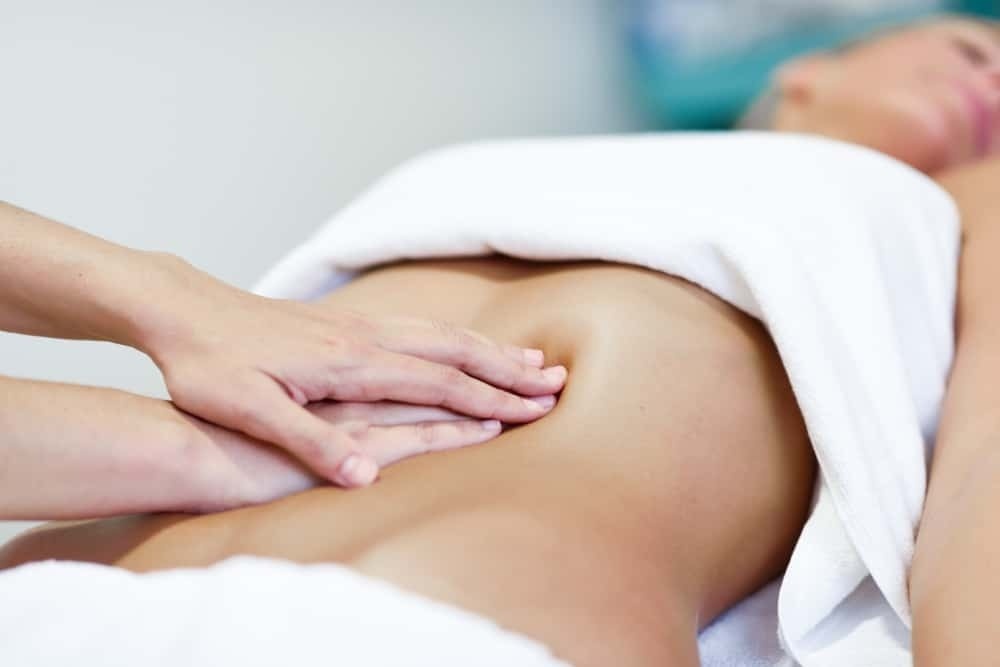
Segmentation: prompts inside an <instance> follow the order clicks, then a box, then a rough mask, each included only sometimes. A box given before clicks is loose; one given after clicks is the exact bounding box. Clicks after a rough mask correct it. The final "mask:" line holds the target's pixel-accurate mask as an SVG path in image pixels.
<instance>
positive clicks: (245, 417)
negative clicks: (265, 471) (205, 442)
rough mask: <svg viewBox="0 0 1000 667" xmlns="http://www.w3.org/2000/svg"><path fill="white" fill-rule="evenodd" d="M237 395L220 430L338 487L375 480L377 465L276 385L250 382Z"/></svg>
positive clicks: (263, 379)
mask: <svg viewBox="0 0 1000 667" xmlns="http://www.w3.org/2000/svg"><path fill="white" fill-rule="evenodd" d="M243 389H244V391H242V392H239V393H238V394H237V395H238V396H239V397H240V398H239V400H238V401H237V402H234V403H233V404H232V407H231V410H230V411H231V413H232V415H231V419H230V420H229V423H224V422H221V421H220V422H219V423H220V424H221V425H222V426H228V427H229V428H232V429H235V430H239V431H242V432H243V433H246V434H247V435H250V436H253V437H255V438H257V439H258V440H263V441H265V442H269V443H272V444H274V445H277V446H279V447H281V448H283V449H285V450H287V451H288V452H290V453H291V454H292V455H294V456H296V457H297V458H298V459H299V460H301V461H302V462H303V463H305V464H306V465H307V466H308V467H309V468H310V469H312V470H313V471H314V472H315V473H316V474H318V475H320V476H321V477H323V478H324V479H328V480H330V481H331V482H333V483H334V484H338V485H340V486H348V487H354V486H367V485H368V484H371V483H372V482H373V481H375V478H376V477H378V466H377V464H376V463H375V462H374V461H373V460H372V459H371V458H369V457H367V456H364V455H362V454H361V453H360V452H359V451H358V449H357V446H356V443H355V442H354V441H353V440H352V439H351V438H350V437H349V436H347V435H346V434H345V433H343V432H342V431H339V430H337V429H336V428H334V427H333V426H332V425H331V424H328V423H327V422H325V421H323V420H322V419H320V418H319V417H317V416H315V415H313V414H311V413H310V412H309V411H308V410H306V409H305V408H303V407H302V406H301V405H299V404H298V403H296V402H295V401H293V400H292V399H290V398H289V397H288V394H287V392H286V391H285V390H284V389H283V388H282V387H281V386H280V385H279V384H278V383H277V382H275V381H273V380H271V379H270V378H267V377H256V376H255V377H254V378H253V379H252V380H250V381H249V382H248V386H245V387H243Z"/></svg>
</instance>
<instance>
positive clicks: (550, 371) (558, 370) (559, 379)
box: [542, 366, 567, 384]
mask: <svg viewBox="0 0 1000 667" xmlns="http://www.w3.org/2000/svg"><path fill="white" fill-rule="evenodd" d="M566 375H567V372H566V367H565V366H553V367H551V368H546V369H545V370H544V371H542V377H544V378H545V380H546V381H548V382H551V383H552V384H562V383H563V382H565V381H566Z"/></svg>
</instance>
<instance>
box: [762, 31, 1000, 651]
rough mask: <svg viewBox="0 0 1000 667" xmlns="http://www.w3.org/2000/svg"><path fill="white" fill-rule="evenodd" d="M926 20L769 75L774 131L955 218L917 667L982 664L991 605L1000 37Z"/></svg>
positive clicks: (996, 508) (990, 643)
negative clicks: (910, 177)
mask: <svg viewBox="0 0 1000 667" xmlns="http://www.w3.org/2000/svg"><path fill="white" fill-rule="evenodd" d="M998 35H1000V33H998V29H997V27H996V26H992V27H991V26H987V25H984V24H980V23H973V22H969V21H965V20H947V21H936V22H933V23H929V24H926V25H921V26H917V27H914V28H910V29H906V30H901V31H898V32H895V33H893V34H890V35H887V36H885V37H883V38H881V39H877V40H873V41H869V42H866V43H862V44H860V45H858V46H855V47H853V48H850V49H847V50H846V51H843V52H841V53H833V54H817V55H813V56H810V57H807V58H803V59H800V60H798V61H795V62H793V63H790V64H789V65H788V66H787V67H785V68H783V69H782V71H781V72H780V73H779V75H778V84H779V91H780V95H781V99H780V102H779V105H778V113H777V117H776V129H778V130H791V131H800V132H815V133H819V134H825V135H829V136H832V137H834V138H838V139H842V140H846V141H851V142H855V143H859V144H863V145H867V146H870V147H872V148H875V149H877V150H880V151H883V152H885V153H888V154H889V155H892V156H894V157H896V158H898V159H901V160H903V161H906V162H908V163H910V164H911V165H913V166H914V167H916V168H918V169H920V170H922V171H924V172H926V173H929V174H931V175H933V176H935V177H937V180H938V181H939V182H940V183H941V185H942V186H944V187H945V189H947V190H948V191H949V192H950V193H951V194H952V195H953V197H954V198H955V201H956V202H957V203H958V205H959V208H960V209H961V214H962V226H963V239H962V241H963V242H962V254H961V264H960V267H959V289H958V309H957V313H956V340H957V348H956V356H955V363H954V366H953V368H952V373H951V377H950V379H949V385H948V393H947V396H946V400H945V404H944V406H943V413H942V420H941V425H940V429H939V432H938V435H937V440H936V443H935V449H934V455H933V460H932V465H931V471H930V483H929V487H928V494H927V500H926V504H925V508H924V514H923V518H922V520H921V525H920V530H919V534H918V539H917V546H916V552H915V556H914V561H913V566H912V569H911V576H910V597H911V603H912V608H913V617H914V625H913V652H914V662H915V664H916V666H917V667H951V666H953V665H969V666H975V665H993V664H996V645H995V641H994V639H995V629H996V613H995V605H996V600H997V599H998V597H1000V577H998V576H997V571H996V563H997V561H998V560H1000V528H998V526H1000V522H998V521H997V520H996V519H997V513H998V512H1000V448H998V445H1000V412H998V410H997V405H996V391H995V389H994V388H995V386H996V378H997V377H998V376H1000V302H998V301H997V297H996V294H997V285H1000V263H998V262H997V258H998V257H1000V37H998Z"/></svg>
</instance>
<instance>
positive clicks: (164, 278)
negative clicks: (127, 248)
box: [113, 252, 239, 365]
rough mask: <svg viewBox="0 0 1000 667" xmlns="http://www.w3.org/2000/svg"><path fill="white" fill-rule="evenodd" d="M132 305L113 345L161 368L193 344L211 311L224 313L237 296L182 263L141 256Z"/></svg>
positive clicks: (163, 257) (166, 257)
mask: <svg viewBox="0 0 1000 667" xmlns="http://www.w3.org/2000/svg"><path fill="white" fill-rule="evenodd" d="M134 275H135V276H136V277H137V280H138V281H139V286H138V289H132V290H131V293H130V297H131V298H130V299H128V303H126V304H123V306H122V316H121V317H119V318H117V319H116V321H117V328H116V330H115V332H114V334H113V335H114V342H117V343H121V344H123V345H128V346H130V347H133V348H135V349H137V350H139V351H141V352H144V353H145V354H146V355H148V356H149V357H150V358H152V359H153V361H154V362H156V363H157V365H161V363H162V360H163V359H164V358H166V357H168V356H170V354H171V350H174V349H176V348H179V347H185V346H188V345H190V344H192V341H193V340H194V339H195V338H196V337H197V336H198V335H199V331H200V329H201V327H200V326H199V324H203V323H205V322H206V320H207V319H208V318H209V316H210V315H211V311H212V309H213V308H215V307H218V308H224V307H225V303H226V302H227V301H228V300H229V298H230V297H231V293H232V292H237V293H238V292H239V290H237V289H236V288H233V287H231V286H229V285H227V284H225V283H223V282H221V281H219V280H217V279H215V278H213V277H212V276H210V275H208V274H207V273H205V272H203V271H200V270H198V269H197V268H195V267H194V266H192V265H191V264H189V263H188V262H186V261H185V260H183V259H181V258H180V257H178V256H176V255H172V254H168V253H159V252H143V253H142V259H141V268H138V269H137V270H136V271H135V272H134Z"/></svg>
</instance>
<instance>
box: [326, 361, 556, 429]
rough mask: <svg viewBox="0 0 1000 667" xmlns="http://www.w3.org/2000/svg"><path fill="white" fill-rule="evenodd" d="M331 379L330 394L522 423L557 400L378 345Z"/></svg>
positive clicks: (543, 413)
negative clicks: (499, 386) (527, 395)
mask: <svg viewBox="0 0 1000 667" xmlns="http://www.w3.org/2000/svg"><path fill="white" fill-rule="evenodd" d="M330 384H331V386H330V388H329V392H330V394H331V395H330V398H335V399H338V400H344V401H363V402H371V401H397V402H402V403H412V404H414V405H427V406H436V407H440V408H446V409H448V410H451V411H453V412H458V413H461V414H463V415H467V416H469V417H479V418H481V419H499V420H500V421H502V422H508V423H518V424H520V423H524V422H529V421H534V420H535V419H538V418H539V417H541V416H543V415H545V414H547V413H548V412H549V410H551V409H552V407H553V406H554V405H555V397H554V396H552V395H546V396H536V397H532V398H522V397H520V396H515V395H513V394H511V393H509V392H506V391H503V390H502V389H497V388H496V387H492V386H490V385H488V384H486V383H485V382H483V381H481V380H477V379H475V378H472V377H469V376H468V375H466V374H465V373H463V372H462V371H460V370H458V369H457V368H455V367H453V366H448V365H443V364H436V363H433V362H431V361H426V360H424V359H420V358H418V357H411V356H407V355H405V354H396V353H393V352H386V351H384V350H377V349H376V350H372V351H369V352H368V354H367V358H366V359H365V363H363V364H357V365H356V366H355V367H353V368H349V369H339V370H337V371H336V373H335V374H334V376H333V377H331V382H330Z"/></svg>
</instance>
